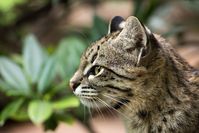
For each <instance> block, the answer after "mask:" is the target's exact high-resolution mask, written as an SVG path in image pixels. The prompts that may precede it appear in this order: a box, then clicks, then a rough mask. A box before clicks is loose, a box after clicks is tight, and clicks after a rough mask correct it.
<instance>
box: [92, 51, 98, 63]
mask: <svg viewBox="0 0 199 133" xmlns="http://www.w3.org/2000/svg"><path fill="white" fill-rule="evenodd" d="M96 58H97V53H96V54H94V55H93V57H92V59H91V63H93V62H94V61H95V59H96Z"/></svg>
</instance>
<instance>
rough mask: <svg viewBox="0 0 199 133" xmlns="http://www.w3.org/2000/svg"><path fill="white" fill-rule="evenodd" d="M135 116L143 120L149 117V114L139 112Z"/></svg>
mask: <svg viewBox="0 0 199 133" xmlns="http://www.w3.org/2000/svg"><path fill="white" fill-rule="evenodd" d="M137 115H138V117H139V118H141V119H145V118H146V117H148V116H149V112H147V111H146V110H140V111H138V112H137Z"/></svg>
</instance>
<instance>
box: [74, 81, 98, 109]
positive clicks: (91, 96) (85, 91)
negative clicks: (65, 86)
mask: <svg viewBox="0 0 199 133" xmlns="http://www.w3.org/2000/svg"><path fill="white" fill-rule="evenodd" d="M74 94H75V95H76V96H77V97H78V98H79V99H80V101H81V103H82V104H83V105H85V106H87V107H89V108H96V107H100V105H101V104H100V102H99V97H98V95H99V92H98V91H97V90H95V89H93V88H91V87H88V86H81V85H79V86H78V87H77V88H76V89H75V91H74Z"/></svg>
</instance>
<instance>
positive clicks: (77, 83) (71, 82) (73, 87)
mask: <svg viewBox="0 0 199 133" xmlns="http://www.w3.org/2000/svg"><path fill="white" fill-rule="evenodd" d="M79 85H80V83H79V82H75V81H73V80H71V81H70V88H71V89H72V90H73V91H75V90H76V88H77V87H78V86H79Z"/></svg>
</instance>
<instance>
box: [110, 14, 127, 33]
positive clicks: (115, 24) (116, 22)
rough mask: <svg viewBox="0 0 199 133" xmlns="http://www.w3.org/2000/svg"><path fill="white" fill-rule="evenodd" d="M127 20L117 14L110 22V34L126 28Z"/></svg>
mask: <svg viewBox="0 0 199 133" xmlns="http://www.w3.org/2000/svg"><path fill="white" fill-rule="evenodd" d="M124 25H125V21H124V19H123V18H122V17H120V16H115V17H114V18H113V19H112V20H111V21H110V23H109V30H108V34H109V33H112V32H115V31H118V30H121V29H123V28H124Z"/></svg>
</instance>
